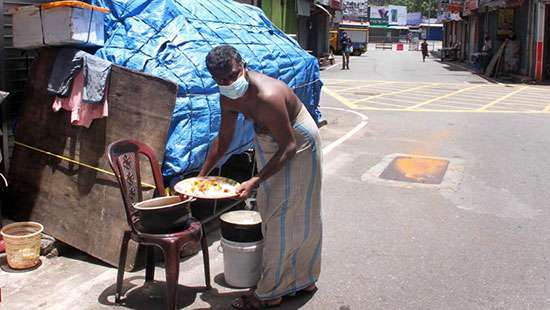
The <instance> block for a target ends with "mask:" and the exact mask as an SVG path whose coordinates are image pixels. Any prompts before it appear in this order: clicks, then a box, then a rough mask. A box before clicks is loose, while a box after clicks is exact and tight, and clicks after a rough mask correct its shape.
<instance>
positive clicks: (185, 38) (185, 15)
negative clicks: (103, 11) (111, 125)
mask: <svg viewBox="0 0 550 310" xmlns="http://www.w3.org/2000/svg"><path fill="white" fill-rule="evenodd" d="M92 3H93V4H95V5H99V6H101V7H106V8H108V9H109V10H110V11H111V14H109V15H107V21H106V25H105V31H106V39H105V45H104V47H103V48H101V49H100V50H99V51H98V52H97V53H96V55H97V56H99V57H102V58H104V59H106V60H109V61H111V62H113V63H115V64H119V65H122V66H125V67H128V68H131V69H135V70H139V71H143V72H147V73H150V74H153V75H155V76H158V77H162V78H164V79H167V80H170V81H173V82H175V83H177V84H178V85H179V91H178V98H177V101H176V107H175V110H174V113H173V118H172V123H171V125H170V129H169V133H168V141H167V145H166V152H165V157H164V165H163V174H164V175H165V176H167V177H172V176H176V175H179V174H182V173H186V172H189V171H193V170H197V169H199V168H200V167H201V166H202V163H203V161H204V159H205V157H206V153H207V150H208V146H209V142H210V141H211V140H212V139H213V138H214V137H215V136H216V135H217V131H218V127H219V117H220V110H219V92H218V87H217V85H216V83H215V82H214V80H213V79H212V77H211V76H210V74H209V72H208V70H207V69H206V64H205V58H206V55H207V53H208V52H209V51H210V50H211V49H212V48H213V47H214V46H217V45H220V44H224V43H225V44H231V45H233V46H234V47H235V48H236V49H237V50H238V51H239V52H240V53H241V55H242V56H243V59H244V60H245V61H246V63H247V65H248V68H249V69H251V70H255V71H259V72H262V73H264V74H267V75H269V76H272V77H275V78H277V79H280V80H282V81H284V82H286V83H287V84H288V85H289V86H290V87H291V88H292V89H293V90H294V92H295V93H296V94H297V95H298V97H299V98H300V99H301V100H302V102H303V103H304V104H305V106H306V107H307V109H308V111H309V112H310V113H311V114H312V115H313V117H314V119H316V120H318V118H319V111H318V109H317V106H318V103H319V95H320V90H321V86H322V82H321V80H320V75H319V64H318V61H317V59H316V58H315V57H313V56H311V55H309V54H308V53H307V52H306V51H305V50H303V49H302V48H301V47H300V46H299V45H298V43H297V42H296V41H295V40H293V39H291V38H289V37H288V36H287V35H286V34H284V33H283V32H282V31H281V30H279V29H277V28H276V27H275V26H274V25H273V24H272V23H271V21H269V19H268V18H267V17H266V16H265V15H264V14H263V12H262V10H261V9H260V8H258V7H253V6H249V5H244V4H240V3H238V2H236V1H231V0H216V1H212V0H135V1H112V0H93V1H92ZM252 136H253V128H252V124H250V123H249V122H247V121H245V120H244V118H243V117H240V118H239V121H238V124H237V128H236V131H235V135H234V139H233V144H232V146H231V147H230V150H231V151H230V152H229V153H230V154H235V153H241V152H242V151H244V150H246V149H248V148H249V147H251V141H252Z"/></svg>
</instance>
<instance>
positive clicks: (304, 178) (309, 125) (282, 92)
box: [199, 45, 322, 309]
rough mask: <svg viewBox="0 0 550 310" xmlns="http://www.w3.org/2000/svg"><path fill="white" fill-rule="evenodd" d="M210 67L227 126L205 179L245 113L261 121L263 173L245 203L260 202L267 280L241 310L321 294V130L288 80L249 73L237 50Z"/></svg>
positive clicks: (217, 56)
mask: <svg viewBox="0 0 550 310" xmlns="http://www.w3.org/2000/svg"><path fill="white" fill-rule="evenodd" d="M206 64H207V67H208V70H209V71H210V73H211V75H212V77H213V78H214V80H215V81H216V83H217V84H218V87H219V90H220V94H221V96H220V107H221V124H220V130H219V133H218V136H217V137H216V138H215V139H214V141H213V142H212V144H211V146H210V151H209V152H208V156H207V157H206V161H205V163H204V165H203V167H202V169H201V171H200V173H199V176H206V175H208V173H209V172H210V171H211V170H212V168H213V167H215V165H216V164H217V163H218V161H219V160H220V159H221V158H222V156H223V155H224V154H225V152H226V151H227V149H228V147H229V145H230V143H231V140H232V138H233V133H234V130H235V122H236V120H237V115H238V114H239V113H242V114H243V115H244V116H245V118H247V119H250V120H252V121H253V122H254V128H255V138H254V143H255V151H256V161H257V164H258V170H259V172H258V174H257V175H256V176H254V177H252V178H251V179H250V180H248V181H246V182H243V183H242V184H241V187H240V188H239V192H238V195H239V196H238V198H239V199H246V198H247V197H248V196H250V193H251V192H252V190H253V189H254V188H257V187H259V190H258V194H257V197H256V201H257V205H258V211H259V212H260V214H261V217H262V231H263V234H264V249H263V261H262V272H261V274H262V275H261V279H260V280H259V282H258V284H257V286H256V290H255V291H254V294H252V295H245V296H242V297H241V298H239V299H237V300H235V302H234V303H233V307H235V308H237V309H259V308H264V307H271V306H277V305H279V304H281V302H282V297H283V296H285V295H293V294H296V293H297V292H299V291H302V292H310V293H311V292H314V291H315V290H316V289H317V288H316V285H315V283H316V281H317V279H318V278H319V273H320V268H321V267H320V266H321V254H320V253H321V234H322V227H321V179H322V175H321V155H322V150H321V141H320V137H319V131H318V129H317V125H316V124H315V121H314V120H313V119H312V117H311V116H310V115H309V113H308V112H307V110H306V108H305V107H304V105H303V104H302V102H301V101H300V99H298V97H296V95H295V94H294V92H293V91H292V90H291V89H290V88H289V87H288V86H287V85H286V84H285V83H283V82H281V81H279V80H276V79H273V78H271V77H268V76H266V75H264V74H261V73H258V72H254V71H250V70H248V69H247V68H246V64H245V63H244V62H243V60H242V58H241V56H240V55H239V53H238V52H237V50H236V49H235V48H233V47H232V46H229V45H222V46H218V47H215V48H214V49H212V50H211V51H210V52H209V53H208V56H207V57H206Z"/></svg>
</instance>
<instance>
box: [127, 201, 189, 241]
mask: <svg viewBox="0 0 550 310" xmlns="http://www.w3.org/2000/svg"><path fill="white" fill-rule="evenodd" d="M189 201H190V199H188V200H184V201H182V200H181V199H180V197H179V196H166V197H158V198H153V199H148V200H145V201H142V202H139V203H136V204H135V205H134V208H135V209H136V210H137V213H136V215H137V216H138V222H137V226H138V229H139V231H141V232H145V233H156V234H163V233H172V232H178V231H182V230H185V229H187V228H188V227H189V219H190V218H191V211H190V209H189Z"/></svg>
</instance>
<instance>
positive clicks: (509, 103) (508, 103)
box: [500, 101, 548, 109]
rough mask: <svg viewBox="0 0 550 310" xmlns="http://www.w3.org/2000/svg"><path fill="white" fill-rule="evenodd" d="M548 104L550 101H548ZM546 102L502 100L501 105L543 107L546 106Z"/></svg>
mask: <svg viewBox="0 0 550 310" xmlns="http://www.w3.org/2000/svg"><path fill="white" fill-rule="evenodd" d="M546 104H548V103H546ZM546 104H536V103H526V102H517V101H512V102H501V103H500V105H512V106H523V107H530V108H539V109H540V108H542V107H545V106H546Z"/></svg>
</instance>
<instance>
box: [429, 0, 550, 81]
mask: <svg viewBox="0 0 550 310" xmlns="http://www.w3.org/2000/svg"><path fill="white" fill-rule="evenodd" d="M549 4H550V0H464V1H457V0H442V1H440V7H439V19H440V20H441V21H442V22H443V23H444V36H443V37H444V40H443V41H444V43H443V44H444V46H447V47H450V46H454V45H455V44H456V43H457V42H458V43H459V45H460V53H459V55H460V56H459V59H460V60H463V61H466V62H470V63H474V62H475V59H476V55H478V54H479V53H480V52H481V50H482V47H483V45H484V41H485V38H489V40H490V42H491V50H490V51H489V52H490V54H491V55H495V54H497V53H499V49H501V47H502V51H501V52H502V54H503V55H504V56H503V57H504V59H505V63H506V65H505V67H506V68H505V70H504V73H505V74H506V75H509V76H520V77H522V78H528V79H533V80H550V33H549V32H550V31H549V28H550V25H549V24H548V23H549V18H550V17H549V15H548V13H549V8H550V6H549ZM505 42H506V44H505V45H504V46H503V44H504V43H505Z"/></svg>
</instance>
